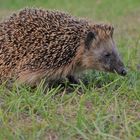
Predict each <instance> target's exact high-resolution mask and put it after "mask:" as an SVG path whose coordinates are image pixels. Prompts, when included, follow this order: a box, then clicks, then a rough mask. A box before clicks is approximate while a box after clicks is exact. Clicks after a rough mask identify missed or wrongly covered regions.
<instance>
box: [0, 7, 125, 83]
mask: <svg viewBox="0 0 140 140" xmlns="http://www.w3.org/2000/svg"><path fill="white" fill-rule="evenodd" d="M113 32H114V27H113V26H112V25H109V24H98V23H94V22H91V21H88V20H87V19H80V18H76V17H74V16H71V15H70V14H68V13H65V12H60V11H54V10H45V9H38V8H25V9H22V10H20V11H18V12H16V13H13V14H12V15H11V16H10V17H8V18H7V19H5V20H3V21H1V22H0V80H1V81H4V80H7V79H14V80H15V81H17V82H18V83H25V84H29V85H36V84H37V83H39V82H40V81H41V80H42V79H46V80H47V81H48V82H49V81H52V80H59V79H63V78H67V79H68V80H69V81H70V82H72V83H77V79H76V78H75V75H76V74H77V73H79V72H82V71H84V70H88V69H93V70H99V71H106V72H116V73H118V74H120V75H123V76H124V75H126V73H127V72H126V70H125V66H124V64H123V62H122V60H121V59H120V56H119V53H118V51H117V47H116V46H115V42H114V39H113Z"/></svg>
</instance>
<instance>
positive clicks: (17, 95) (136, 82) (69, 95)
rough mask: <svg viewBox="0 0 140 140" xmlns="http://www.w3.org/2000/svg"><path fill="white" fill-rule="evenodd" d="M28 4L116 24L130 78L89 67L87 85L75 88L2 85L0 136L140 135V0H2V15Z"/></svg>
mask: <svg viewBox="0 0 140 140" xmlns="http://www.w3.org/2000/svg"><path fill="white" fill-rule="evenodd" d="M24 7H42V8H46V9H57V10H61V11H67V12H69V13H71V14H72V15H75V16H77V17H86V18H88V19H91V20H94V21H97V22H101V23H104V22H105V23H112V24H113V25H114V27H115V35H114V38H115V40H116V44H117V46H118V50H119V52H120V54H121V56H122V59H123V61H124V63H125V65H126V67H127V69H128V75H127V76H126V77H121V76H118V75H117V74H110V73H104V72H98V71H88V72H85V74H84V77H85V78H87V79H88V81H89V84H88V85H86V86H85V85H84V84H83V83H82V82H81V84H80V85H73V87H72V90H71V91H68V90H67V89H68V88H69V85H66V88H61V87H60V86H58V87H57V86H56V87H55V88H52V89H49V90H46V91H44V88H43V87H42V85H43V84H42V83H40V85H39V86H38V87H36V88H35V89H31V88H30V87H27V86H21V87H20V86H17V85H14V86H13V87H12V89H11V90H9V89H6V87H5V86H4V84H3V85H1V86H0V140H139V139H140V1H139V0H116V1H115V0H114V1H113V0H70V1H68V0H0V17H1V19H2V18H5V17H6V16H8V15H9V14H10V13H12V12H15V11H17V10H19V9H21V8H24Z"/></svg>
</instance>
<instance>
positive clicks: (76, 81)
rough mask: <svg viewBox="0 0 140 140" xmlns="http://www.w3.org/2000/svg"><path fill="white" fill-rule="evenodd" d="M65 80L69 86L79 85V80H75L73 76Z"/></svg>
mask: <svg viewBox="0 0 140 140" xmlns="http://www.w3.org/2000/svg"><path fill="white" fill-rule="evenodd" d="M67 79H68V80H69V82H70V83H71V84H79V83H80V82H79V80H78V79H76V78H75V77H74V76H73V75H69V76H67Z"/></svg>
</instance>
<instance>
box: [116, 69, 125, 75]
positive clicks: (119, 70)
mask: <svg viewBox="0 0 140 140" xmlns="http://www.w3.org/2000/svg"><path fill="white" fill-rule="evenodd" d="M117 73H118V74H120V75H122V76H125V75H126V74H127V70H126V68H125V67H120V68H119V69H118V70H117Z"/></svg>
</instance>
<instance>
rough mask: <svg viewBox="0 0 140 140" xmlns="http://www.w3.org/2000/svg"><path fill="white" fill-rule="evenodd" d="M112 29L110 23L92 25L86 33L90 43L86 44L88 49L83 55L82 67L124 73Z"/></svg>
mask: <svg viewBox="0 0 140 140" xmlns="http://www.w3.org/2000/svg"><path fill="white" fill-rule="evenodd" d="M113 31H114V28H113V27H112V26H110V25H103V24H95V25H93V28H92V30H91V31H90V34H88V35H87V38H90V39H88V42H90V43H89V44H88V46H86V48H88V49H87V50H86V51H85V53H84V55H83V59H82V60H83V67H85V68H87V69H96V70H102V71H109V72H115V71H116V72H117V73H119V74H121V75H125V73H126V71H125V69H124V65H123V63H122V62H121V59H120V57H119V54H118V51H117V48H116V46H115V42H114V40H113ZM92 34H93V35H92ZM91 35H92V37H93V38H92V37H91ZM86 44H87V43H86Z"/></svg>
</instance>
